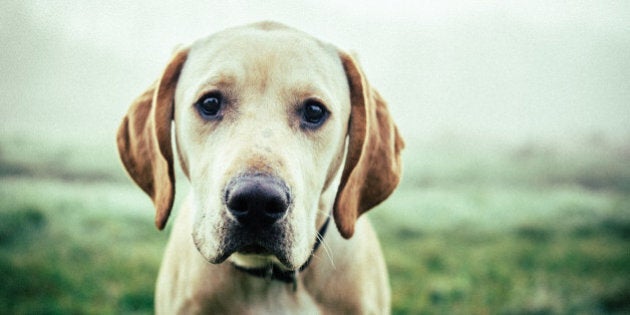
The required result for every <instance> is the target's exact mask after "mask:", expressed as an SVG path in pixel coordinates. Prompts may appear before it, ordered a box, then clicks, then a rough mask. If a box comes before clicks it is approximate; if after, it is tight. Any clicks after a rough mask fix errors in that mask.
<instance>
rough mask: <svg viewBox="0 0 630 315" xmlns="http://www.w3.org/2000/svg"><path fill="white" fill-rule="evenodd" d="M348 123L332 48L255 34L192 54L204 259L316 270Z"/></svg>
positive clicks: (198, 231)
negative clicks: (307, 265)
mask: <svg viewBox="0 0 630 315" xmlns="http://www.w3.org/2000/svg"><path fill="white" fill-rule="evenodd" d="M204 103H205V104H204ZM349 116H350V93H349V88H348V83H347V80H346V76H345V72H344V70H343V66H342V64H341V61H340V59H339V57H338V55H337V52H336V50H334V49H333V48H331V47H328V46H325V45H323V44H320V43H319V42H317V41H315V40H313V39H311V38H308V37H305V36H304V35H302V34H300V33H297V32H295V31H288V30H286V29H279V30H278V29H276V30H265V29H251V28H244V29H243V28H241V29H236V30H230V31H228V32H225V33H220V34H218V35H215V36H213V37H210V38H208V39H205V40H202V41H199V42H197V43H195V44H194V45H192V47H191V48H190V51H189V53H188V58H187V60H186V64H185V65H184V67H183V69H182V71H181V74H180V77H179V82H178V85H177V90H176V93H175V126H176V127H175V128H176V133H175V134H176V141H177V146H178V152H179V154H180V157H181V161H182V163H183V165H185V167H184V168H185V169H186V170H187V171H186V173H187V174H188V176H189V179H190V182H191V186H192V191H193V197H192V198H193V201H194V202H193V204H194V211H195V222H193V239H194V241H195V244H196V245H197V247H198V249H199V251H200V252H201V254H202V255H203V256H204V257H205V258H206V259H208V260H209V261H211V262H214V263H218V262H221V261H223V260H224V259H226V258H227V257H228V256H230V255H232V254H233V253H235V254H234V256H233V259H234V260H235V261H236V262H237V263H240V264H247V265H251V264H255V263H257V262H261V261H262V262H264V260H265V259H266V257H270V258H277V259H278V260H279V261H280V262H281V263H282V264H283V265H284V266H286V267H287V268H290V269H295V268H297V267H299V266H300V265H301V264H302V263H303V262H304V261H306V259H307V258H308V255H309V254H310V250H311V248H312V245H313V243H314V242H315V235H316V231H317V230H316V228H317V227H316V223H317V222H321V221H323V218H325V217H326V216H328V215H329V213H330V211H331V209H332V201H333V200H334V197H335V196H334V194H333V195H331V194H326V193H325V192H326V191H327V190H329V189H330V187H331V184H332V183H333V182H335V178H336V177H338V176H336V175H337V173H339V172H338V170H339V168H340V165H341V162H342V160H343V159H342V158H343V149H344V142H345V138H346V134H347V125H348V119H349ZM335 183H338V180H337V181H336V182H335ZM334 186H335V188H334V189H336V185H334ZM242 190H244V191H242ZM241 199H242V200H241ZM234 200H237V201H234ZM238 202H241V203H242V204H240V205H239V204H237V203H238ZM274 203H276V204H274ZM236 208H238V209H236ZM246 254H249V255H246ZM248 256H249V257H248ZM252 256H253V257H252Z"/></svg>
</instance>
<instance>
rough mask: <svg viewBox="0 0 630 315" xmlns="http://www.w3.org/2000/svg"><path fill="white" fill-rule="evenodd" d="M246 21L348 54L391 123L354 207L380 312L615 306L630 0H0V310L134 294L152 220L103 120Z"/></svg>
mask: <svg viewBox="0 0 630 315" xmlns="http://www.w3.org/2000/svg"><path fill="white" fill-rule="evenodd" d="M260 20H275V21H278V22H282V23H285V24H287V25H290V26H293V27H295V28H298V29H301V30H303V31H306V32H308V33H310V34H312V35H314V36H315V37H318V38H320V39H322V40H325V41H327V42H330V43H333V44H335V45H337V46H338V47H340V48H342V49H345V50H349V51H353V52H356V53H357V54H358V56H359V59H360V60H361V63H362V65H363V67H364V70H365V72H366V73H367V76H368V78H369V80H370V81H371V82H372V84H373V85H374V86H376V87H377V88H378V89H379V90H380V92H381V94H382V95H383V96H384V97H385V98H386V99H387V100H388V102H389V104H390V109H391V111H392V114H393V116H394V118H395V120H396V121H397V123H398V125H399V127H400V129H401V131H402V133H403V135H404V136H405V139H406V141H407V149H406V150H405V152H404V157H403V158H404V163H405V174H404V179H403V182H402V184H401V186H400V189H399V190H398V191H397V192H396V193H395V194H394V195H393V196H392V197H391V198H390V199H389V200H388V201H387V202H385V203H384V204H382V205H381V206H379V207H378V208H377V209H375V210H373V211H371V213H370V214H369V216H371V217H372V219H373V221H375V222H378V224H375V225H376V228H377V230H378V232H379V235H380V238H381V242H382V245H383V247H384V250H385V255H386V259H387V263H388V267H389V273H390V278H391V283H392V292H393V312H394V313H395V314H445V313H450V314H627V313H630V249H629V248H630V246H629V245H630V195H629V194H630V2H627V1H553V2H549V1H522V2H521V1H440V2H438V1H390V2H387V3H383V2H379V1H343V2H337V1H301V2H296V1H277V0H268V1H194V2H193V1H62V0H58V1H32V0H26V1H17V0H3V1H2V2H1V3H0V41H1V46H2V52H1V55H0V73H1V76H0V117H1V118H0V119H1V123H0V278H1V279H3V280H2V285H0V313H3V314H10V313H16V314H26V313H28V314H33V313H37V314H68V313H94V314H103V313H105V314H107V313H138V314H144V313H151V312H152V311H153V288H154V283H155V278H156V275H157V269H158V267H159V262H160V259H161V255H162V251H163V248H164V244H165V242H166V239H167V236H168V233H169V231H168V230H167V231H165V232H158V231H157V230H155V228H154V227H153V223H152V222H153V219H152V217H153V213H152V211H153V208H152V205H151V203H150V200H149V199H148V198H147V197H146V196H144V195H143V193H142V191H141V190H139V189H137V188H136V187H135V186H133V185H132V183H131V181H130V180H129V179H128V178H127V176H126V174H125V173H124V171H123V169H122V166H121V165H120V163H119V161H118V156H117V152H116V149H115V140H114V139H115V130H116V128H117V126H118V123H119V122H120V120H121V118H122V116H123V115H124V113H125V112H126V110H127V108H128V106H129V104H130V102H131V101H132V100H133V99H134V98H135V97H136V96H137V95H139V94H140V93H141V92H142V91H143V90H144V89H145V88H146V87H147V86H148V85H149V84H150V83H151V82H152V81H153V80H155V79H156V78H157V76H158V75H159V74H160V72H161V70H162V67H163V66H164V65H165V63H166V62H167V60H168V59H169V56H170V54H171V52H172V51H173V49H174V48H175V47H177V46H178V45H180V44H187V43H190V42H192V41H193V40H195V39H197V38H199V37H202V36H206V35H208V34H211V33H213V32H216V31H219V30H222V29H224V28H226V27H230V26H236V25H241V24H246V23H251V22H255V21H260ZM179 178H182V177H181V176H180V177H179ZM178 189H179V191H180V192H181V191H185V190H186V185H185V183H184V181H183V180H180V181H179V183H178ZM182 196H183V194H182V193H180V194H179V195H178V197H179V198H181V197H182ZM179 198H178V200H179ZM176 202H177V201H176Z"/></svg>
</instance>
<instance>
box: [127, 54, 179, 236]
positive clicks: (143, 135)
mask: <svg viewBox="0 0 630 315" xmlns="http://www.w3.org/2000/svg"><path fill="white" fill-rule="evenodd" d="M187 57H188V50H187V49H182V50H179V51H177V52H175V54H174V55H173V57H172V58H171V60H170V62H169V63H168V65H167V66H166V68H165V69H164V72H163V73H162V76H161V77H160V78H159V79H158V81H157V82H156V83H154V84H153V85H151V86H150V87H149V88H148V89H147V90H146V91H145V92H144V93H142V95H140V96H139V97H138V98H137V99H136V100H135V101H134V102H133V103H132V104H131V107H129V111H128V112H127V115H126V116H125V118H124V119H123V121H122V123H121V124H120V127H119V128H118V134H117V138H116V141H117V143H118V152H119V153H120V159H121V160H122V162H123V164H124V165H125V168H126V169H127V172H128V173H129V175H130V176H131V178H132V179H133V180H134V182H135V183H136V184H137V185H138V186H140V188H142V190H144V192H145V193H147V195H149V197H151V200H152V201H153V204H154V205H155V210H156V214H155V225H156V226H157V228H158V229H160V230H161V229H163V228H164V226H165V225H166V221H167V220H168V217H169V215H170V213H171V208H172V207H173V199H174V195H175V172H174V169H173V148H172V146H171V123H172V120H173V104H174V95H175V88H176V87H177V80H178V79H179V74H180V72H181V70H182V67H183V66H184V62H185V61H186V58H187Z"/></svg>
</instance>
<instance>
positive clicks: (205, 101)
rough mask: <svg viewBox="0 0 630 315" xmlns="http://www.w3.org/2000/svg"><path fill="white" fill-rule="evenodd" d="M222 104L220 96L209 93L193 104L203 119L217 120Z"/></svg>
mask: <svg viewBox="0 0 630 315" xmlns="http://www.w3.org/2000/svg"><path fill="white" fill-rule="evenodd" d="M222 103H223V98H222V97H221V94H219V93H211V94H208V95H205V96H203V97H202V98H201V99H199V101H197V103H195V106H196V107H197V110H198V111H199V114H200V115H201V116H202V117H203V118H205V119H213V118H217V116H218V115H219V111H220V110H221V105H222Z"/></svg>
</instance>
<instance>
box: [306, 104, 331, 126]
mask: <svg viewBox="0 0 630 315" xmlns="http://www.w3.org/2000/svg"><path fill="white" fill-rule="evenodd" d="M326 118H328V110H326V107H324V105H322V104H320V103H318V102H316V101H308V102H306V104H304V108H303V109H302V125H303V126H304V127H307V128H317V127H319V126H321V125H322V124H323V123H324V121H326Z"/></svg>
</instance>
